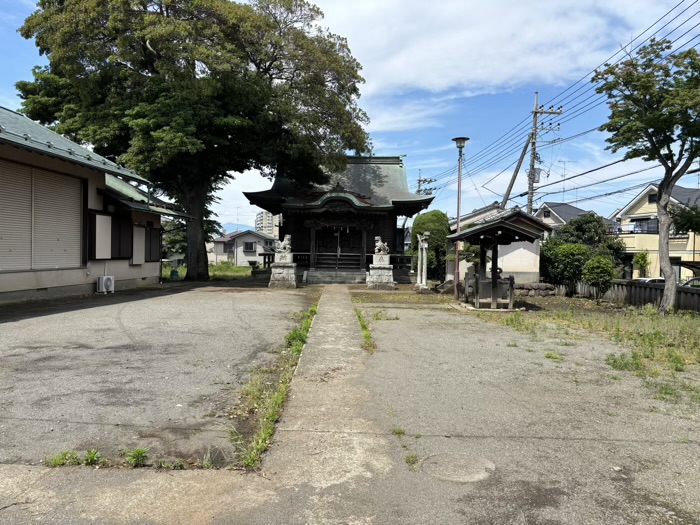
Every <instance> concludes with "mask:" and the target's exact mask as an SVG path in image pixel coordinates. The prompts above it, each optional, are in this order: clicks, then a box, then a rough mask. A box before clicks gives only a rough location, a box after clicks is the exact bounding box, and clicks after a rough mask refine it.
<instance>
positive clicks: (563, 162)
mask: <svg viewBox="0 0 700 525" xmlns="http://www.w3.org/2000/svg"><path fill="white" fill-rule="evenodd" d="M570 162H576V161H575V160H560V161H559V164H562V165H563V166H564V173H563V174H562V176H561V178H562V179H563V180H562V188H561V201H562V202H566V198H565V197H566V165H567V164H568V163H570Z"/></svg>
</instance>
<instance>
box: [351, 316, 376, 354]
mask: <svg viewBox="0 0 700 525" xmlns="http://www.w3.org/2000/svg"><path fill="white" fill-rule="evenodd" d="M355 314H356V315H357V320H358V321H359V322H360V328H361V329H362V338H363V339H364V341H363V342H362V348H363V349H365V350H366V351H367V352H369V353H370V354H373V353H374V351H375V350H376V348H377V343H375V342H374V339H372V332H371V331H370V329H369V323H368V322H367V320H366V319H365V318H364V316H363V315H362V310H360V309H359V308H355Z"/></svg>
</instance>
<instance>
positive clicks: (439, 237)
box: [411, 210, 451, 281]
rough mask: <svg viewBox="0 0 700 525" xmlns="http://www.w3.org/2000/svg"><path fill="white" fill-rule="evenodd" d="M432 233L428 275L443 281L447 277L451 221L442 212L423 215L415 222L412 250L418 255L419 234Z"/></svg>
mask: <svg viewBox="0 0 700 525" xmlns="http://www.w3.org/2000/svg"><path fill="white" fill-rule="evenodd" d="M424 232H430V239H429V240H428V275H430V277H431V278H433V279H437V280H438V281H442V280H443V279H444V277H445V257H446V254H447V236H448V235H449V234H450V233H451V232H450V219H449V217H448V216H447V215H446V214H445V213H444V212H441V211H440V210H433V211H429V212H426V213H421V214H420V215H418V217H416V218H415V219H414V220H413V226H412V227H411V249H412V251H413V252H414V253H418V251H417V250H418V234H419V233H420V234H423V233H424Z"/></svg>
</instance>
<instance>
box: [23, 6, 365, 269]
mask: <svg viewBox="0 0 700 525" xmlns="http://www.w3.org/2000/svg"><path fill="white" fill-rule="evenodd" d="M322 16H323V15H322V13H321V11H320V10H319V9H318V8H317V7H315V6H313V5H311V4H309V3H307V2H306V1H304V0H254V1H252V2H250V3H245V4H244V3H237V2H233V1H230V0H39V2H38V9H37V10H36V11H35V12H34V13H33V14H32V15H31V16H29V18H27V20H26V21H25V23H24V25H23V26H22V27H21V29H20V32H21V34H22V35H23V36H24V37H25V38H34V39H35V41H36V45H37V46H38V47H39V49H40V52H41V53H42V54H44V55H46V56H47V58H48V60H49V65H48V66H46V67H41V68H35V69H34V79H33V80H32V81H29V82H27V81H24V82H18V83H17V88H18V90H19V92H20V96H21V97H22V99H23V111H24V112H25V113H26V114H27V115H28V116H29V117H30V118H33V119H35V120H38V121H40V122H42V123H44V124H52V125H55V129H56V130H57V131H58V132H60V133H63V134H66V135H67V136H70V137H71V138H72V139H74V140H77V141H81V142H86V143H90V144H92V145H93V146H94V148H95V151H96V152H97V153H100V154H102V155H105V156H107V157H110V158H115V159H118V160H120V161H121V162H123V163H125V164H126V165H127V166H128V167H130V168H132V169H134V170H135V171H136V172H138V173H140V174H142V175H144V176H146V177H147V178H149V179H150V180H151V181H152V182H154V183H155V184H156V185H157V187H158V188H160V189H162V190H163V191H165V192H166V193H167V194H168V195H170V196H172V197H173V198H174V199H175V200H176V201H177V202H178V203H180V204H181V205H182V206H183V207H184V209H185V210H186V211H187V212H188V213H189V214H190V215H191V216H192V220H190V221H188V224H187V261H188V271H187V278H188V279H190V280H202V279H207V278H208V265H207V256H206V250H205V244H204V243H205V232H204V224H205V219H206V216H207V203H208V202H209V199H210V196H211V194H212V193H213V192H214V191H215V189H216V188H217V187H219V186H220V185H221V184H223V183H225V182H226V181H227V180H229V179H230V178H231V177H232V175H231V173H232V172H243V171H246V170H248V169H259V170H261V171H262V172H263V174H265V175H268V176H270V177H274V176H278V175H281V176H285V177H288V178H290V179H292V180H296V181H298V182H301V183H304V182H320V181H323V180H324V179H325V174H324V173H325V172H324V170H323V168H326V169H328V170H339V169H342V167H343V165H344V161H345V152H346V151H347V150H354V151H355V152H356V153H362V152H366V151H368V149H369V138H368V136H367V134H366V132H365V131H364V129H363V125H364V124H365V123H366V122H367V117H366V115H365V113H364V112H363V111H362V110H361V109H360V108H359V107H358V105H357V101H358V98H359V95H360V93H359V84H360V83H362V82H363V79H362V77H361V76H360V74H359V70H360V65H359V63H358V62H357V61H356V60H355V59H354V58H353V57H352V55H351V53H350V50H349V48H348V46H347V42H346V41H345V39H343V38H342V37H339V36H337V35H334V34H332V33H330V32H328V31H326V30H323V29H321V28H320V27H319V26H318V21H319V20H321V18H322Z"/></svg>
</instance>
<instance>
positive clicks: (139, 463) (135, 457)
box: [122, 448, 148, 468]
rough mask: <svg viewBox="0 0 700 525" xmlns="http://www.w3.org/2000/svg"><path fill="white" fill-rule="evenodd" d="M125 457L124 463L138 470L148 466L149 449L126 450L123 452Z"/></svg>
mask: <svg viewBox="0 0 700 525" xmlns="http://www.w3.org/2000/svg"><path fill="white" fill-rule="evenodd" d="M122 455H123V456H124V461H126V464H127V465H129V466H130V467H131V468H138V467H144V466H146V460H147V459H148V449H147V448H134V449H125V450H124V451H123V452H122Z"/></svg>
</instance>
